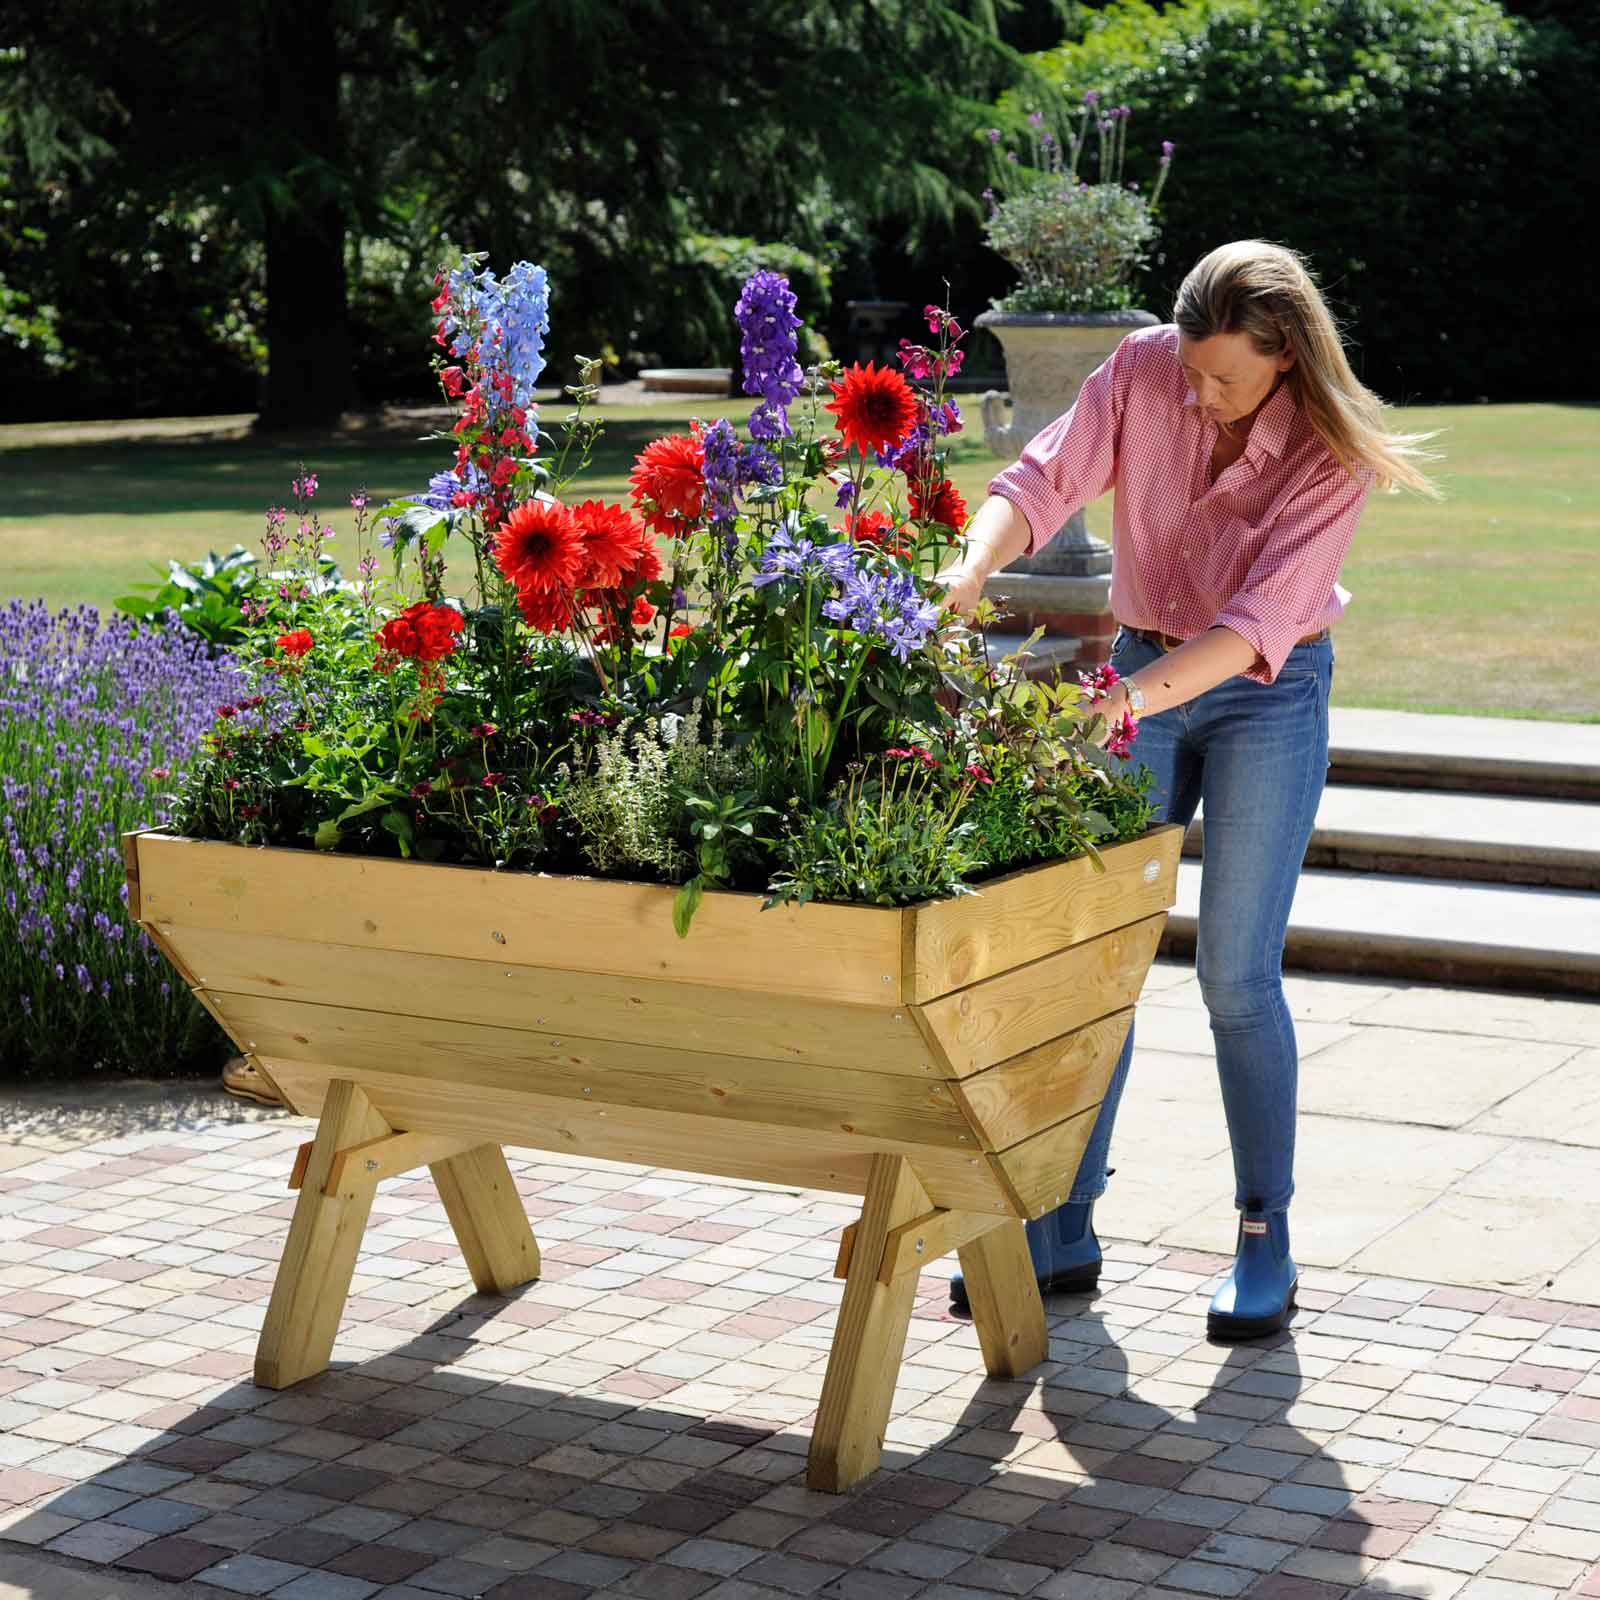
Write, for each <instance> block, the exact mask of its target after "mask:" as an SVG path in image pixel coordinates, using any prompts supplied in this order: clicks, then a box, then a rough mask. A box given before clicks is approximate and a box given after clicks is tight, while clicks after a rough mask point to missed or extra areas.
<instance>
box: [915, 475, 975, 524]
mask: <svg viewBox="0 0 1600 1600" xmlns="http://www.w3.org/2000/svg"><path fill="white" fill-rule="evenodd" d="M911 515H912V516H913V517H914V518H915V519H916V520H917V521H918V522H942V523H943V524H944V525H945V527H947V528H949V529H950V530H951V531H952V532H953V533H960V532H961V530H962V528H963V527H965V526H966V521H967V502H966V501H965V500H963V499H962V498H961V495H960V492H959V491H958V490H957V488H956V486H955V485H954V484H953V483H951V481H950V480H949V479H948V478H939V479H937V480H935V481H934V483H933V484H932V485H931V486H930V485H929V484H928V483H927V482H926V481H924V482H923V483H920V484H918V483H913V484H912V485H911Z"/></svg>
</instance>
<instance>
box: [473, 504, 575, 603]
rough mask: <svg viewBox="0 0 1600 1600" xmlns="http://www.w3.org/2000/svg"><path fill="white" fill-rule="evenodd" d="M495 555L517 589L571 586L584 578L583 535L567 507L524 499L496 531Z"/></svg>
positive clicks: (502, 569) (567, 587)
mask: <svg viewBox="0 0 1600 1600" xmlns="http://www.w3.org/2000/svg"><path fill="white" fill-rule="evenodd" d="M494 558H495V562H496V564H497V565H498V566H499V568H500V570H501V571H502V572H503V573H504V574H505V575H506V577H508V578H509V579H510V580H511V581H512V582H513V583H514V584H515V585H516V586H517V588H518V589H570V588H572V587H573V585H574V584H576V583H578V582H580V581H581V579H582V578H583V567H584V542H583V534H582V532H581V531H580V530H579V527H578V523H577V519H576V518H575V517H574V516H573V514H572V512H571V511H570V510H569V509H568V508H567V507H566V506H564V505H561V504H560V503H559V502H557V501H555V500H524V501H523V503H522V504H521V505H520V506H518V507H517V508H516V510H514V511H513V512H512V513H511V515H510V516H509V517H507V518H506V520H505V523H504V525H503V526H502V527H501V528H500V530H499V532H498V533H496V534H495V539H494Z"/></svg>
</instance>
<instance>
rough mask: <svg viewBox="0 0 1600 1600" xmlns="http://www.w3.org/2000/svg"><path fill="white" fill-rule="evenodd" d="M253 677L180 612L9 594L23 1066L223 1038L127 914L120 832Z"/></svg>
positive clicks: (163, 788) (10, 916)
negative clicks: (172, 618) (138, 611)
mask: <svg viewBox="0 0 1600 1600" xmlns="http://www.w3.org/2000/svg"><path fill="white" fill-rule="evenodd" d="M245 687H246V686H245V684H244V683H243V681H242V680H241V678H240V676H239V674H238V673H237V672H235V671H234V670H233V669H232V668H231V666H230V665H229V664H228V663H227V662H226V661H225V660H213V659H212V658H211V657H210V655H209V654H208V652H207V650H206V648H205V646H204V644H203V642H201V641H199V640H198V639H196V637H195V635H193V634H192V633H190V632H189V631H188V630H187V629H185V628H181V627H178V626H175V625H174V626H169V627H165V628H142V627H139V626H138V625H137V624H135V623H133V622H132V621H131V620H129V619H123V618H117V619H108V620H105V621H102V620H101V618H100V616H99V614H98V613H97V612H95V611H94V609H93V608H92V607H87V606H85V607H82V608H80V609H78V610H75V611H62V612H60V613H59V614H56V615H52V614H51V613H50V611H49V610H48V608H47V607H46V606H45V605H44V603H43V602H42V601H34V602H32V603H31V604H25V603H24V602H22V601H20V600H13V601H11V602H9V603H8V604H7V605H5V606H3V607H0V1061H3V1062H4V1063H5V1065H6V1066H7V1067H8V1068H9V1069H11V1070H12V1071H13V1072H14V1073H16V1074H18V1075H20V1076H29V1075H35V1074H43V1073H52V1072H83V1071H86V1070H90V1069H93V1068H96V1067H101V1066H107V1067H116V1068H120V1069H122V1070H125V1071H135V1070H136V1071H138V1072H141V1073H151V1072H163V1071H170V1070H173V1069H174V1068H177V1067H179V1066H181V1065H183V1064H184V1057H185V1056H186V1054H189V1053H192V1052H193V1050H194V1049H195V1048H196V1047H197V1046H200V1047H201V1048H204V1046H205V1044H206V1042H207V1041H208V1040H209V1042H210V1043H211V1044H212V1045H213V1046H219V1045H220V1043H221V1041H220V1039H219V1038H218V1036H217V1035H216V1034H215V1032H214V1030H212V1029H211V1025H210V1023H209V1022H208V1020H207V1019H206V1017H205V1015H204V1013H203V1012H202V1011H201V1010H200V1008H199V1007H198V1005H197V1004H196V1003H195V1001H194V999H193V998H192V997H191V995H190V994H189V992H188V989H187V988H186V987H185V986H184V985H183V984H181V983H175V982H173V981H172V973H171V971H170V969H169V968H168V966H167V963H166V961H165V960H164V959H163V958H162V957H161V956H160V954H159V953H158V952H157V951H156V950H155V948H154V947H153V946H152V945H151V944H150V942H149V940H148V939H147V938H146V936H145V934H144V933H143V931H142V930H140V929H138V928H136V927H135V926H133V924H131V923H130V922H129V921H128V916H127V910H126V901H127V885H126V882H125V879H124V869H123V862H122V850H121V844H120V835H121V834H122V833H123V831H124V830H127V829H132V828H138V827H144V826H159V825H161V824H163V823H165V822H166V821H167V820H168V811H169V806H170V793H171V791H172V790H173V789H174V787H175V786H176V784H177V782H178V781H179V779H180V778H181V777H182V776H183V773H184V771H185V769H186V768H187V767H188V766H189V765H190V764H191V763H192V762H193V761H194V759H195V758H196V756H197V755H198V754H199V750H200V741H201V736H202V735H203V734H204V733H205V732H206V731H207V730H208V729H209V728H211V727H212V726H213V725H214V723H215V722H216V721H217V719H218V708H219V707H220V706H224V705H226V706H232V707H236V704H237V700H238V697H239V696H240V695H241V693H244V692H245Z"/></svg>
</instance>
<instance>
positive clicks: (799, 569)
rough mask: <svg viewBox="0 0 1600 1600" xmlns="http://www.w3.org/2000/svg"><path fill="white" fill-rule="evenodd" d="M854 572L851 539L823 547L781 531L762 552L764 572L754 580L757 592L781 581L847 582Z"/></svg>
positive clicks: (769, 541)
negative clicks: (825, 579)
mask: <svg viewBox="0 0 1600 1600" xmlns="http://www.w3.org/2000/svg"><path fill="white" fill-rule="evenodd" d="M850 573H851V545H850V541H849V540H848V539H845V540H842V541H841V542H840V543H838V544H821V545H819V544H813V543H812V542H811V540H809V539H796V538H794V537H793V536H792V535H791V534H789V533H786V532H785V531H784V530H783V529H781V528H780V529H779V530H778V531H777V532H776V533H774V534H773V535H772V536H771V537H770V538H769V539H768V540H767V547H766V549H765V550H763V551H762V552H761V561H760V571H759V572H758V573H757V574H756V576H755V577H754V578H752V579H751V580H750V581H751V583H752V585H753V586H754V587H755V588H757V589H759V588H761V587H762V586H763V585H765V584H769V583H774V582H776V581H777V580H778V579H779V578H827V579H829V580H831V581H832V582H834V583H844V582H846V581H847V580H848V579H849V577H850Z"/></svg>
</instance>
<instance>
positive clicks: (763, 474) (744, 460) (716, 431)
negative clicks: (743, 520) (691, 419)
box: [700, 417, 778, 522]
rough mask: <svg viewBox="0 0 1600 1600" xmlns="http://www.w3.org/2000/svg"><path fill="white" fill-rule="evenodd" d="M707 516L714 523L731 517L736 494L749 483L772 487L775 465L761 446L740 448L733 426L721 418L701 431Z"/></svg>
mask: <svg viewBox="0 0 1600 1600" xmlns="http://www.w3.org/2000/svg"><path fill="white" fill-rule="evenodd" d="M700 443H701V446H702V449H703V451H704V455H705V465H704V467H703V468H702V471H703V474H704V477H705V484H706V500H705V505H706V514H707V515H708V516H709V517H710V519H711V520H712V521H713V522H726V521H728V519H729V518H731V517H732V516H733V513H734V508H735V506H736V504H737V502H738V498H739V492H740V490H742V489H744V488H745V487H746V486H748V485H749V484H752V483H775V482H776V481H777V477H778V463H777V460H776V458H775V457H774V456H773V454H772V452H771V451H770V450H769V449H767V447H766V446H765V445H763V444H759V443H758V444H744V445H742V444H740V443H739V437H738V435H737V434H736V433H735V432H734V431H733V424H732V423H731V422H729V421H728V420H727V418H726V417H720V418H718V420H717V421H715V422H713V423H712V424H711V426H710V427H709V428H706V429H704V430H703V431H702V433H701V435H700Z"/></svg>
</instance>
